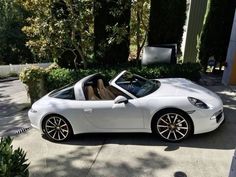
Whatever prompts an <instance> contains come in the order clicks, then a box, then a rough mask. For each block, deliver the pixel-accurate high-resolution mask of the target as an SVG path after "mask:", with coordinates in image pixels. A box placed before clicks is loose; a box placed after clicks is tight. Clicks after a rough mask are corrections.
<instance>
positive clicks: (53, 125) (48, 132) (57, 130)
mask: <svg viewBox="0 0 236 177" xmlns="http://www.w3.org/2000/svg"><path fill="white" fill-rule="evenodd" d="M43 132H44V134H45V136H46V138H47V139H48V140H50V141H52V142H63V141H67V140H69V139H70V138H71V136H72V135H73V130H72V127H71V125H70V123H69V121H68V120H66V119H65V118H64V117H62V116H60V115H49V116H47V117H46V118H45V119H44V121H43Z"/></svg>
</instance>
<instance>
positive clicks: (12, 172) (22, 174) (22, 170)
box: [0, 137, 29, 177]
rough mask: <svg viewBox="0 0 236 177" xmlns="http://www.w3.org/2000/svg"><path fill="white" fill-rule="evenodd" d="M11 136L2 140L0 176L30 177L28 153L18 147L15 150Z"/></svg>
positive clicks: (0, 147) (0, 144)
mask: <svg viewBox="0 0 236 177" xmlns="http://www.w3.org/2000/svg"><path fill="white" fill-rule="evenodd" d="M11 144H12V139H11V138H10V137H7V138H1V142H0V176H1V177H28V176H29V171H28V166H29V164H28V163H27V159H26V158H25V156H26V153H25V152H24V151H23V150H22V149H21V148H17V149H16V150H13V146H12V145H11Z"/></svg>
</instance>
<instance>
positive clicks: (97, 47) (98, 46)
mask: <svg viewBox="0 0 236 177" xmlns="http://www.w3.org/2000/svg"><path fill="white" fill-rule="evenodd" d="M130 9H131V0H95V1H94V36H95V39H94V57H95V60H96V62H97V63H99V64H102V65H107V66H112V65H114V63H116V64H118V63H126V62H127V61H128V56H129V44H130V37H129V35H130V24H129V23H130Z"/></svg>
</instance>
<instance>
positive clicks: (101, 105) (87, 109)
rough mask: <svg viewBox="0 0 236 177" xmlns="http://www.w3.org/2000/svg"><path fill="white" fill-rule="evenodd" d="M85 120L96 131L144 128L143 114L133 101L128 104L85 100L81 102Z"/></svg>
mask: <svg viewBox="0 0 236 177" xmlns="http://www.w3.org/2000/svg"><path fill="white" fill-rule="evenodd" d="M83 112H84V115H85V118H86V119H87V120H88V121H89V122H90V123H91V124H92V125H93V126H94V127H95V128H98V129H139V128H140V129H141V128H144V121H143V112H142V110H141V109H140V108H139V103H138V101H137V100H135V99H130V100H129V101H128V103H117V104H115V103H114V100H87V101H84V102H83Z"/></svg>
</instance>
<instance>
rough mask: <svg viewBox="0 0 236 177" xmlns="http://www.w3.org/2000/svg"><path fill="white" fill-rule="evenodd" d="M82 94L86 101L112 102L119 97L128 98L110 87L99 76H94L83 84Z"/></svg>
mask: <svg viewBox="0 0 236 177" xmlns="http://www.w3.org/2000/svg"><path fill="white" fill-rule="evenodd" d="M84 93H85V98H86V100H114V99H115V98H116V97H117V96H119V95H122V96H125V97H126V98H128V96H127V95H126V94H124V93H123V92H121V91H119V90H118V89H116V88H115V87H113V86H110V85H109V83H108V82H107V81H105V79H103V77H102V76H101V75H95V76H94V77H93V78H92V79H90V80H88V81H87V82H86V83H85V84H84Z"/></svg>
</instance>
